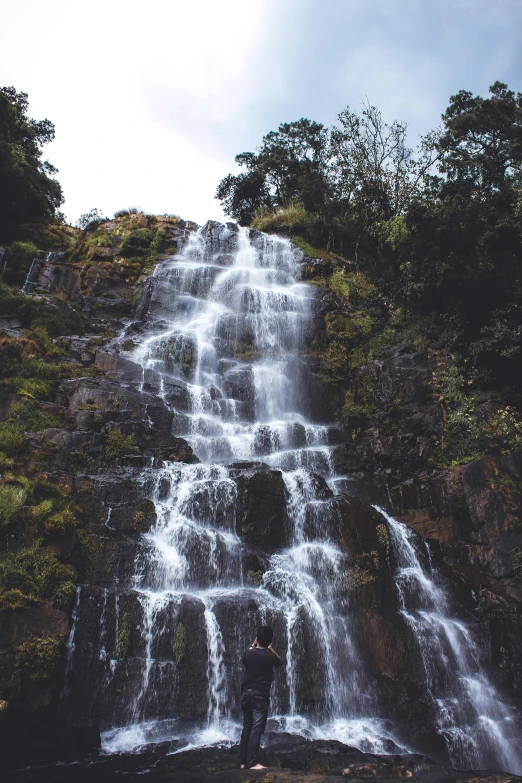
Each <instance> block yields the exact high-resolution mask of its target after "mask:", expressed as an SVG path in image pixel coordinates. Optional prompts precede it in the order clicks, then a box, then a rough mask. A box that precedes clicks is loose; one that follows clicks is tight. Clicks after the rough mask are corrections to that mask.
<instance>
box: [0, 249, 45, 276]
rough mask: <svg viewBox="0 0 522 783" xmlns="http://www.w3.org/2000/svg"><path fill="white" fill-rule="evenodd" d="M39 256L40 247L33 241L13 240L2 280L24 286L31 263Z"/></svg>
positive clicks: (8, 251)
mask: <svg viewBox="0 0 522 783" xmlns="http://www.w3.org/2000/svg"><path fill="white" fill-rule="evenodd" d="M37 258H38V248H37V247H36V245H35V244H33V243H32V242H13V243H12V244H11V245H10V246H9V247H8V248H7V257H6V259H5V264H4V268H3V274H2V280H3V281H4V282H5V283H10V284H12V285H18V286H22V285H23V283H24V281H25V278H26V277H27V273H28V272H29V269H30V268H31V264H32V263H33V261H34V260H35V259H37Z"/></svg>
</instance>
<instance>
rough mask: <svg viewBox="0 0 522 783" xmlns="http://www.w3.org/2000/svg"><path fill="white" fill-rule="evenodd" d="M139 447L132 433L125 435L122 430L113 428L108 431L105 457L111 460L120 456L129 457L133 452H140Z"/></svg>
mask: <svg viewBox="0 0 522 783" xmlns="http://www.w3.org/2000/svg"><path fill="white" fill-rule="evenodd" d="M139 451H140V450H139V447H138V446H137V445H136V443H135V441H134V438H133V436H132V435H123V433H122V432H120V430H117V429H113V430H109V432H108V433H107V438H106V443H105V457H106V459H107V460H109V462H112V460H114V459H118V458H119V457H127V456H129V455H131V454H139Z"/></svg>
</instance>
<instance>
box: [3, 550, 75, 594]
mask: <svg viewBox="0 0 522 783" xmlns="http://www.w3.org/2000/svg"><path fill="white" fill-rule="evenodd" d="M74 578H75V572H74V569H73V568H72V567H71V566H67V565H64V564H63V563H61V562H60V561H59V559H58V557H57V556H56V554H55V552H53V550H52V549H49V548H47V547H45V546H44V545H43V543H42V540H41V539H38V540H36V541H35V542H34V543H33V544H32V545H31V546H29V547H24V548H22V549H20V550H19V551H18V552H7V553H6V554H4V555H2V557H0V608H2V609H6V608H18V607H20V606H26V605H28V604H30V603H33V602H35V601H38V600H39V599H48V600H51V601H53V600H54V599H55V597H56V598H57V599H58V601H61V600H62V599H63V587H62V585H63V583H66V582H72V581H73V579H74ZM13 602H14V603H15V605H16V606H13Z"/></svg>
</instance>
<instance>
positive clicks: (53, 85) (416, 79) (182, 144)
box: [0, 0, 522, 224]
mask: <svg viewBox="0 0 522 783" xmlns="http://www.w3.org/2000/svg"><path fill="white" fill-rule="evenodd" d="M1 19H2V23H1V26H0V74H1V76H0V79H1V81H0V84H1V85H2V86H11V85H12V86H14V87H15V88H16V89H17V90H18V91H23V92H27V93H28V94H29V114H30V116H32V117H34V118H35V119H43V118H44V117H47V118H48V119H50V120H51V121H52V122H53V123H54V124H55V126H56V137H55V140H54V141H53V142H52V143H51V144H49V145H47V146H46V147H45V151H44V157H45V158H47V159H48V160H49V161H50V162H51V163H53V165H55V166H56V167H57V168H58V169H59V174H58V175H57V176H58V179H59V181H60V183H61V185H62V189H63V191H64V195H65V203H64V205H63V207H62V210H63V211H64V212H65V214H66V216H67V218H68V220H69V221H70V222H72V223H75V221H76V220H77V218H78V217H79V216H80V215H81V214H83V213H85V212H88V211H89V210H90V209H94V208H97V209H100V210H101V212H102V213H104V214H106V215H108V216H112V214H113V213H114V212H115V211H116V210H118V209H123V208H125V207H129V206H138V207H141V208H142V209H144V210H145V211H146V212H149V213H154V214H165V213H168V214H177V215H180V216H181V217H183V218H184V219H186V220H194V221H196V222H197V223H200V224H201V223H204V222H205V221H206V220H207V219H215V220H223V219H224V215H223V212H222V210H221V207H220V205H219V202H218V201H217V200H216V199H215V198H214V193H215V190H216V187H217V184H218V182H219V181H220V179H221V178H222V177H224V176H226V175H227V174H228V173H230V172H233V173H235V172H236V171H237V170H238V169H237V166H236V164H235V163H234V156H235V155H236V154H237V153H239V152H244V151H250V150H252V151H253V150H255V148H256V146H258V145H259V144H260V143H261V140H262V137H263V135H264V134H266V133H268V132H269V131H270V130H273V129H275V128H277V126H278V125H279V124H280V123H281V122H291V121H292V120H296V119H299V118H300V117H308V118H310V119H313V120H316V121H318V122H323V123H324V124H325V125H331V124H333V123H334V122H335V120H336V116H337V114H338V113H339V112H340V111H342V110H343V109H344V108H345V107H346V106H347V105H349V106H350V107H351V108H352V109H355V110H360V108H361V105H362V101H363V100H365V99H368V100H369V101H370V103H372V104H373V105H375V106H377V107H378V108H379V109H380V110H381V112H382V114H383V116H384V119H385V120H387V121H390V122H391V121H393V120H394V119H399V120H404V121H406V122H407V123H408V124H409V129H410V135H409V143H410V146H415V144H416V143H417V141H418V138H419V136H420V135H421V134H423V133H426V132H428V131H429V130H431V129H432V128H434V127H436V126H438V125H440V115H441V114H442V112H443V111H444V110H445V108H446V106H447V104H448V100H449V97H450V96H451V95H453V94H455V93H456V92H458V91H459V90H461V89H466V90H470V91H471V92H473V93H474V94H481V95H486V94H487V90H488V87H489V86H490V85H491V84H492V83H493V82H494V81H496V80H499V81H503V82H506V83H507V84H508V85H509V87H510V88H511V89H514V90H517V91H522V0H190V2H189V0H184V1H183V2H181V0H148V1H147V2H143V0H141V2H135V0H125V2H123V0H104V2H101V0H90V2H89V3H87V4H85V3H81V4H80V3H78V2H75V1H74V0H44V1H43V2H42V0H17V2H16V3H15V2H10V3H9V4H7V3H6V4H4V7H3V10H2V16H1Z"/></svg>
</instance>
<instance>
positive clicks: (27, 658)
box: [16, 633, 65, 682]
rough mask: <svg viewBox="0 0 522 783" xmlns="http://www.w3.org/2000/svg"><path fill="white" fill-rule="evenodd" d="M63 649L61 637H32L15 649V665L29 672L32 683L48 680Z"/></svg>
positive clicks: (63, 642)
mask: <svg viewBox="0 0 522 783" xmlns="http://www.w3.org/2000/svg"><path fill="white" fill-rule="evenodd" d="M64 647H65V638H64V637H63V636H57V635H55V636H53V635H51V634H47V633H44V634H43V635H42V636H33V637H31V638H30V639H28V640H27V641H26V642H24V643H23V644H21V645H20V646H19V647H17V649H16V664H17V666H19V667H20V668H21V669H25V670H26V671H28V672H29V675H30V678H31V680H33V682H41V681H43V680H47V679H49V677H51V675H52V674H53V672H54V669H55V667H56V664H57V663H58V661H59V659H60V658H61V656H62V653H63V650H64Z"/></svg>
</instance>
